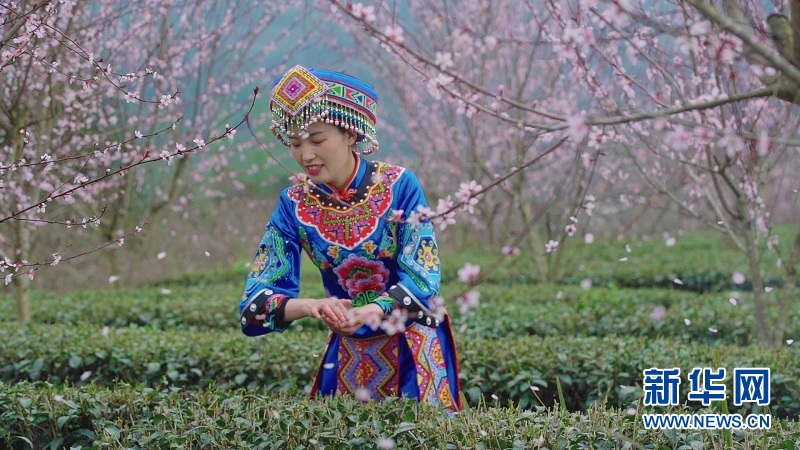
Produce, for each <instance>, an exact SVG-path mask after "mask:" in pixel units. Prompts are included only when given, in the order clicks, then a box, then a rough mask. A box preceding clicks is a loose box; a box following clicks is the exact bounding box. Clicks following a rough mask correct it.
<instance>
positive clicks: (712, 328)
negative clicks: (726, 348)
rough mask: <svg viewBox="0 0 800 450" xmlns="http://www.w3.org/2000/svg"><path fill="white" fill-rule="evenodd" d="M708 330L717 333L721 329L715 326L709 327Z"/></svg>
mask: <svg viewBox="0 0 800 450" xmlns="http://www.w3.org/2000/svg"><path fill="white" fill-rule="evenodd" d="M708 331H710V332H712V333H716V332H717V331H719V330H718V329H716V328H714V327H709V328H708Z"/></svg>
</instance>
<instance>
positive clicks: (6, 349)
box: [0, 325, 800, 417]
mask: <svg viewBox="0 0 800 450" xmlns="http://www.w3.org/2000/svg"><path fill="white" fill-rule="evenodd" d="M0 341H2V342H3V343H4V345H3V347H2V349H0V380H2V381H5V382H8V383H14V382H19V381H26V380H32V381H37V380H49V381H51V382H53V383H57V384H60V383H65V382H69V383H77V384H81V383H84V382H94V383H98V384H102V385H106V386H111V385H113V384H114V383H116V382H118V381H122V382H129V383H134V384H135V383H144V384H146V385H148V386H151V387H159V386H163V385H171V386H180V387H187V388H197V389H200V388H205V387H208V386H211V385H216V386H219V387H220V388H235V387H237V386H243V387H248V388H251V389H260V390H261V391H263V392H265V393H270V394H271V393H274V392H277V391H305V392H308V390H309V388H310V385H311V383H312V381H313V378H314V376H315V374H316V371H317V368H318V365H319V361H320V359H321V358H320V354H321V353H322V352H323V350H324V345H325V334H324V333H323V332H321V331H318V330H304V331H303V332H286V333H275V334H274V335H269V336H266V337H263V338H255V339H254V338H246V337H244V336H243V335H241V334H239V332H238V331H230V332H224V331H202V332H192V331H172V330H168V331H156V330H152V329H146V328H119V329H110V330H109V331H108V333H107V334H105V335H104V333H103V331H102V330H101V329H99V328H98V327H86V326H74V327H69V328H67V327H47V326H43V325H36V326H30V327H28V328H25V329H21V330H17V329H15V328H12V327H8V326H2V327H0ZM457 345H458V352H459V362H460V367H461V378H462V388H463V389H464V392H465V393H466V395H467V398H468V400H469V401H470V402H472V403H476V402H478V401H479V400H480V399H481V397H483V396H492V395H494V396H495V397H496V398H497V401H499V402H501V403H503V404H506V403H513V404H518V405H519V406H521V407H523V408H534V407H536V406H538V405H540V404H539V399H541V401H542V402H543V404H544V405H545V406H550V405H552V404H553V403H554V402H555V400H556V399H557V398H558V393H557V389H556V378H558V380H560V383H561V384H562V386H563V388H564V389H563V391H564V395H565V401H566V406H567V407H568V408H569V409H570V410H585V409H587V408H589V407H591V406H592V405H594V404H596V403H601V404H605V405H610V406H617V407H621V408H625V407H629V406H632V405H636V404H637V403H638V402H639V400H640V399H641V397H642V393H643V392H642V389H641V387H640V386H641V384H642V371H643V370H644V369H647V368H650V367H661V368H670V367H680V368H682V371H683V372H682V373H683V376H684V383H682V384H681V389H682V392H683V396H682V398H686V395H685V394H686V393H687V392H688V389H689V386H690V384H689V383H688V382H686V380H685V375H686V373H688V371H690V370H691V369H692V368H694V367H717V364H716V363H715V357H716V355H717V354H718V355H719V357H720V365H721V367H725V368H727V369H728V370H729V371H732V370H733V368H735V367H769V368H770V369H771V383H770V390H771V395H772V402H771V410H772V412H773V413H775V414H778V415H779V416H780V417H787V416H793V417H795V416H798V415H800V391H798V386H797V380H798V379H800V367H798V364H797V361H798V359H800V350H798V349H797V348H796V347H793V346H790V347H783V348H776V349H769V350H765V349H764V348H761V347H757V346H750V347H740V346H730V345H719V344H715V345H709V344H705V343H692V342H684V343H681V344H680V345H676V344H675V343H674V342H673V341H672V340H668V339H649V338H642V337H604V338H597V337H558V336H545V337H539V336H518V337H505V338H491V337H481V336H478V335H469V336H466V335H465V336H458V337H457ZM82 379H83V381H82ZM728 383H730V380H728ZM535 389H538V391H535ZM729 392H732V390H730V388H729ZM537 397H538V398H537ZM750 406H751V405H750V404H745V405H744V406H743V407H741V408H738V410H745V409H747V410H750V409H748V408H749V407H750ZM731 409H737V408H734V407H733V405H731ZM752 410H754V411H755V410H758V408H755V409H752Z"/></svg>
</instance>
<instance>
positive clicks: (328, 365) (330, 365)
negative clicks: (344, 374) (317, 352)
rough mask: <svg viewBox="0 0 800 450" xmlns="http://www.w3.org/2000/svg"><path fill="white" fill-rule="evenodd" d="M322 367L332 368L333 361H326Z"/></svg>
mask: <svg viewBox="0 0 800 450" xmlns="http://www.w3.org/2000/svg"><path fill="white" fill-rule="evenodd" d="M322 367H324V368H326V369H333V363H326V364H325V365H324V366H322Z"/></svg>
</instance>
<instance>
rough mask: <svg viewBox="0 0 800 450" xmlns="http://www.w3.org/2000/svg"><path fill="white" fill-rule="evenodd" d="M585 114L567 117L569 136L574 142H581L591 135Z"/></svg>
mask: <svg viewBox="0 0 800 450" xmlns="http://www.w3.org/2000/svg"><path fill="white" fill-rule="evenodd" d="M584 116H585V114H584V113H583V112H582V113H581V114H577V115H573V116H569V117H567V136H569V138H570V139H572V141H573V142H576V143H577V142H581V141H583V139H584V138H585V137H586V135H587V134H589V127H588V126H587V125H586V121H585V117H584Z"/></svg>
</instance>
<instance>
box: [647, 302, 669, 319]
mask: <svg viewBox="0 0 800 450" xmlns="http://www.w3.org/2000/svg"><path fill="white" fill-rule="evenodd" d="M665 317H667V308H665V307H664V306H663V305H656V306H655V307H653V311H652V312H651V313H650V318H651V319H653V320H656V321H661V320H664V318H665Z"/></svg>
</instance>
